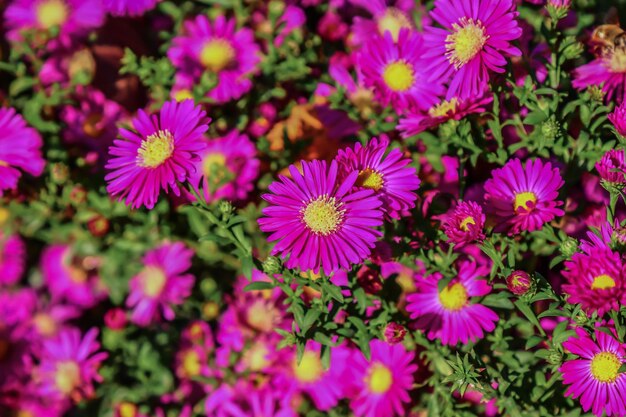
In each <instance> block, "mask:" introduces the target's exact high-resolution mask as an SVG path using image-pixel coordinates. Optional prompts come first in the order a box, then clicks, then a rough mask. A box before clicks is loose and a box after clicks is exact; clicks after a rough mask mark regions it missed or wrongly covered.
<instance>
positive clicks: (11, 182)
mask: <svg viewBox="0 0 626 417" xmlns="http://www.w3.org/2000/svg"><path fill="white" fill-rule="evenodd" d="M0 126H2V129H1V130H0V197H2V194H3V193H2V192H3V191H4V190H14V189H16V188H17V181H18V180H19V179H20V177H21V176H22V173H21V172H20V171H19V170H18V168H19V169H21V170H22V171H25V172H28V173H29V174H31V175H34V176H36V177H38V176H40V175H41V173H42V172H43V168H44V166H45V164H46V161H45V160H44V159H43V158H42V155H41V147H42V145H43V141H42V140H41V136H39V133H37V131H36V130H35V129H33V128H32V127H29V126H27V125H26V122H25V121H24V119H23V118H22V116H21V115H19V114H17V113H16V112H15V110H14V109H12V108H0Z"/></svg>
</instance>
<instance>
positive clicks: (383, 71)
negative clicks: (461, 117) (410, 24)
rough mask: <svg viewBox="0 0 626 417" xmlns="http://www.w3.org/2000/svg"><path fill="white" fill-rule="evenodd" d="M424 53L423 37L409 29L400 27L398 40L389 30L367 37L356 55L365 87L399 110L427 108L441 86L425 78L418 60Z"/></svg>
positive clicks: (435, 100)
mask: <svg viewBox="0 0 626 417" xmlns="http://www.w3.org/2000/svg"><path fill="white" fill-rule="evenodd" d="M425 52H426V46H425V44H424V41H423V39H422V36H421V35H420V34H419V33H418V32H415V31H412V30H408V29H402V30H401V31H400V34H399V35H398V41H397V42H394V40H393V38H392V36H391V34H390V33H389V32H385V34H384V35H383V36H374V37H372V38H370V39H369V40H368V42H367V43H366V44H365V45H363V48H362V50H361V51H360V52H359V53H358V54H357V58H356V60H357V66H358V68H359V70H360V71H361V73H362V75H363V85H364V87H366V88H372V89H373V90H374V94H375V96H376V99H377V100H378V101H379V102H380V103H381V104H382V105H383V106H386V105H388V104H391V105H392V106H393V108H394V109H395V110H396V111H398V112H406V110H407V109H409V108H414V107H416V108H420V109H424V110H426V109H428V108H430V107H431V106H432V105H434V104H435V103H437V102H438V101H439V98H438V96H439V95H441V94H443V92H444V89H443V85H442V84H440V83H437V82H434V81H428V77H429V74H428V73H426V72H424V64H423V62H422V61H421V59H422V56H423V55H424V54H425Z"/></svg>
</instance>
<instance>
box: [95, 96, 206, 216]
mask: <svg viewBox="0 0 626 417" xmlns="http://www.w3.org/2000/svg"><path fill="white" fill-rule="evenodd" d="M209 122H210V119H208V118H207V117H206V114H205V112H204V111H202V109H201V108H200V106H196V107H194V104H193V101H192V100H185V101H183V102H180V103H177V102H175V101H168V102H166V103H165V104H163V108H162V109H161V111H160V113H159V115H158V116H156V115H153V116H148V115H147V114H146V113H145V112H144V111H142V110H139V114H138V115H137V117H135V118H134V119H133V121H132V123H133V128H134V131H130V130H127V129H120V136H121V137H122V139H118V140H115V142H114V145H113V146H111V148H109V155H110V156H111V157H110V159H109V161H108V163H107V165H106V168H107V169H109V170H111V172H110V173H109V174H108V175H107V176H106V177H105V179H106V181H107V182H108V185H107V191H108V192H109V193H110V194H111V195H113V196H119V199H120V200H125V201H126V204H128V205H132V207H133V208H138V207H141V206H142V205H144V206H146V207H147V208H149V209H151V208H153V207H154V205H155V204H156V202H157V199H158V198H159V194H160V192H161V190H164V191H165V192H166V193H167V192H168V191H169V190H172V191H173V192H174V194H175V195H180V189H179V186H178V182H181V183H182V182H185V181H186V180H187V179H188V178H189V177H190V176H191V174H193V173H194V172H195V169H196V168H195V163H196V161H198V160H199V156H198V155H199V154H200V152H201V151H202V150H203V149H204V148H205V146H206V141H205V140H204V139H203V134H204V132H206V130H207V129H208V127H209V126H208V124H209Z"/></svg>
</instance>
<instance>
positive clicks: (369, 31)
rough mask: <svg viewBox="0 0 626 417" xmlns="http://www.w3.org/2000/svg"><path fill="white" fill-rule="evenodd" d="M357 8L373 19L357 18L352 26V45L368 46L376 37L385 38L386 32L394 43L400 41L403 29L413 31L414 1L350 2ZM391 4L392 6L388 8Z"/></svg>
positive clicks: (358, 0) (380, 0) (353, 0)
mask: <svg viewBox="0 0 626 417" xmlns="http://www.w3.org/2000/svg"><path fill="white" fill-rule="evenodd" d="M348 1H349V2H350V3H352V4H354V5H355V6H359V7H362V8H363V9H365V10H366V11H367V12H368V13H369V14H370V15H371V17H369V18H364V17H360V16H355V17H354V21H353V24H352V33H353V38H352V39H351V43H354V44H356V45H362V44H366V43H367V42H368V41H369V40H370V38H372V37H373V36H376V35H380V36H384V35H385V32H389V33H390V34H391V38H392V39H393V41H394V42H397V41H398V37H399V35H400V31H401V30H402V29H413V28H414V25H413V19H412V16H411V12H412V11H413V9H414V8H415V2H414V1H413V0H394V1H391V2H387V1H385V0H348ZM387 3H391V4H392V5H391V6H387Z"/></svg>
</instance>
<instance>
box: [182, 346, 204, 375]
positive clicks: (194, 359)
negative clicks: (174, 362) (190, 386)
mask: <svg viewBox="0 0 626 417" xmlns="http://www.w3.org/2000/svg"><path fill="white" fill-rule="evenodd" d="M182 365H183V370H184V371H185V375H187V376H188V377H194V376H198V375H200V368H201V367H202V365H201V364H200V356H198V352H196V351H195V350H188V351H187V352H185V353H184V354H183V363H182Z"/></svg>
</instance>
